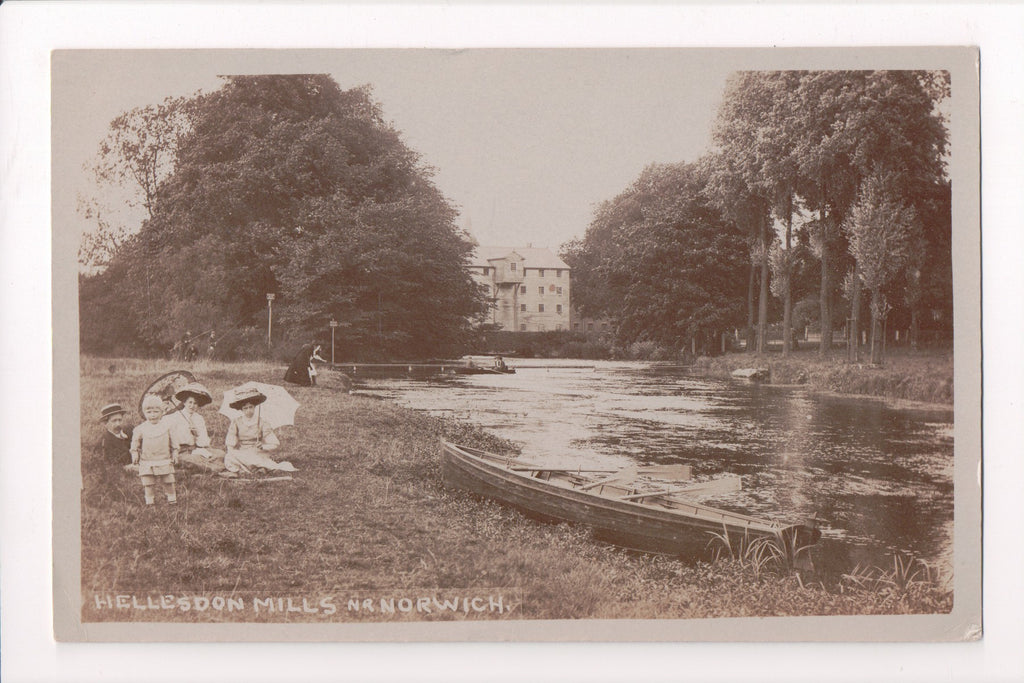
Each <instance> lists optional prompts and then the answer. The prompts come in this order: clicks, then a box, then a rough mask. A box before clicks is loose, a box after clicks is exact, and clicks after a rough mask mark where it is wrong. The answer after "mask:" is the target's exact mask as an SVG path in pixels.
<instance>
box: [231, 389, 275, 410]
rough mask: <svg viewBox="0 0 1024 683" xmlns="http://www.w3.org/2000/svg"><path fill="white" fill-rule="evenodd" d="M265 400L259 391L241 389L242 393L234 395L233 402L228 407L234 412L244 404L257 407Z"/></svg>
mask: <svg viewBox="0 0 1024 683" xmlns="http://www.w3.org/2000/svg"><path fill="white" fill-rule="evenodd" d="M266 400H267V397H266V396H265V395H263V394H262V393H261V392H260V390H259V389H243V390H242V391H239V392H236V393H235V400H234V401H232V402H231V403H229V404H228V405H229V406H231V407H232V408H234V409H235V410H241V409H242V406H244V405H245V404H246V403H251V404H252V405H254V406H258V405H259V404H261V403H263V402H264V401H266Z"/></svg>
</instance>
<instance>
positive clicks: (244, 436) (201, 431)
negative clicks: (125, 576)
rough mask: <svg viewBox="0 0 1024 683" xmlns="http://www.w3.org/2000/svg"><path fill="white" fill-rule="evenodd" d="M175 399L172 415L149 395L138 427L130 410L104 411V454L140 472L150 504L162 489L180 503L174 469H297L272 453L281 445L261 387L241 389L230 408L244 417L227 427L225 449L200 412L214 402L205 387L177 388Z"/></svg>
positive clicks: (112, 407)
mask: <svg viewBox="0 0 1024 683" xmlns="http://www.w3.org/2000/svg"><path fill="white" fill-rule="evenodd" d="M174 398H175V400H176V404H177V407H176V408H175V409H173V410H170V411H169V412H168V411H167V410H166V403H165V401H164V399H163V398H161V397H160V396H157V395H155V394H147V395H146V396H145V397H144V398H143V400H142V412H143V415H144V417H145V421H144V422H142V423H141V424H139V425H137V426H136V427H135V428H134V429H132V428H131V427H128V426H127V425H126V424H125V415H126V414H127V411H126V410H125V409H124V408H122V407H121V405H120V404H118V403H111V404H109V405H106V406H104V407H103V409H102V410H101V411H100V421H101V422H102V423H103V424H104V425H105V427H106V429H105V431H104V433H103V438H102V440H101V449H102V451H103V455H104V456H105V457H106V458H107V459H108V460H110V461H114V462H120V463H122V464H123V465H124V466H125V467H126V468H127V469H131V470H133V471H134V470H137V471H138V474H139V477H140V478H141V479H142V484H143V488H144V491H145V498H146V504H147V505H152V504H153V503H154V502H155V496H156V489H157V487H158V485H159V487H160V488H162V489H163V491H164V493H165V494H166V496H167V502H168V503H171V504H174V503H175V502H176V501H177V496H176V492H175V488H174V485H175V481H174V467H175V465H179V464H181V465H185V466H186V467H188V468H191V469H194V470H196V471H200V472H209V473H213V474H217V475H219V476H222V477H225V478H234V477H238V476H239V475H243V474H262V473H264V472H268V471H285V472H294V471H295V467H294V466H293V465H292V464H291V463H290V462H287V461H284V462H277V461H275V460H274V459H273V458H271V457H270V456H269V455H268V453H270V452H273V451H276V450H277V449H278V448H279V447H280V445H281V442H280V441H279V440H278V438H277V435H276V434H275V433H274V429H273V426H272V425H270V424H268V423H267V421H266V420H263V419H261V417H260V415H259V408H258V407H259V405H260V404H262V403H263V402H264V401H266V400H267V397H266V396H265V395H264V394H263V393H261V392H260V391H259V390H258V389H255V388H244V389H240V390H237V391H236V392H235V394H234V400H232V401H231V402H230V403H229V404H228V405H229V406H230V407H231V408H233V409H234V410H237V411H240V413H241V414H240V415H237V416H236V417H235V418H234V419H232V420H231V423H230V425H229V426H228V429H227V434H226V435H225V438H224V446H225V450H221V449H217V448H213V447H212V444H211V440H210V435H209V432H208V431H207V429H206V420H205V419H204V418H203V416H202V414H200V412H199V411H200V409H201V408H203V407H204V406H206V405H209V404H210V403H212V402H213V397H212V396H211V395H210V392H209V391H208V390H207V389H206V387H204V386H203V385H202V384H200V383H198V382H191V383H189V384H187V385H186V386H184V387H182V388H181V389H180V390H178V391H177V392H176V393H175V394H174Z"/></svg>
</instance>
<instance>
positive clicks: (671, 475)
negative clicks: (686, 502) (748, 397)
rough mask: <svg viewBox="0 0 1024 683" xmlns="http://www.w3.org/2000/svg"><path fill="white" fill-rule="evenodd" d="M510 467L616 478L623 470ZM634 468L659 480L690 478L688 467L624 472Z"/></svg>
mask: <svg viewBox="0 0 1024 683" xmlns="http://www.w3.org/2000/svg"><path fill="white" fill-rule="evenodd" d="M510 462H511V463H512V466H511V467H509V469H511V470H513V471H534V472H540V471H543V472H569V473H577V472H578V473H580V474H608V473H614V474H615V475H616V476H617V475H618V473H619V472H621V471H623V470H611V469H607V468H604V469H582V468H577V467H571V468H569V467H562V468H559V467H544V466H543V465H529V464H527V463H524V462H522V461H521V460H512V461H510ZM633 468H636V469H635V471H634V474H637V475H639V474H644V475H647V476H650V477H656V478H661V479H672V480H676V481H686V480H688V479H690V477H691V476H692V471H691V468H690V466H689V465H629V466H628V467H626V468H625V469H626V470H632V469H633Z"/></svg>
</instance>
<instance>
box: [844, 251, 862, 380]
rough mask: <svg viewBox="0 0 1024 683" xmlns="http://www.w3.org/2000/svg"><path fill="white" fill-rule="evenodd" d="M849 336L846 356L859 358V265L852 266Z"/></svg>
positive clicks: (851, 359) (853, 358)
mask: <svg viewBox="0 0 1024 683" xmlns="http://www.w3.org/2000/svg"><path fill="white" fill-rule="evenodd" d="M849 332H850V337H849V339H848V341H847V342H846V347H847V348H846V351H847V358H849V360H850V361H852V362H854V363H856V362H857V361H858V360H860V266H857V265H855V266H854V267H853V295H852V296H851V297H850V330H849Z"/></svg>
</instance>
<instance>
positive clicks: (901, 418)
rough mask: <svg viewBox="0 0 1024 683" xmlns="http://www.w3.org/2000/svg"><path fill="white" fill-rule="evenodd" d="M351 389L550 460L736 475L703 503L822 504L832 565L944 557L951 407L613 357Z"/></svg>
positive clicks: (806, 507)
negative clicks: (906, 555)
mask: <svg viewBox="0 0 1024 683" xmlns="http://www.w3.org/2000/svg"><path fill="white" fill-rule="evenodd" d="M536 364H537V362H535V361H531V365H536ZM358 389H359V391H362V392H370V393H375V394H378V395H382V396H384V397H387V398H390V399H393V400H396V401H398V402H399V403H402V404H404V405H407V406H410V407H412V408H415V409H418V410H425V411H428V412H432V413H435V414H446V415H451V416H454V417H456V418H459V419H463V420H467V421H469V422H473V423H475V424H477V425H480V426H482V427H484V428H485V429H488V430H489V431H492V432H494V433H496V434H498V435H499V436H503V437H505V438H508V439H511V440H513V441H516V442H519V443H521V444H522V447H523V453H524V456H526V457H528V458H529V459H530V460H532V461H535V462H542V463H545V464H549V465H551V466H559V467H577V466H579V467H583V468H588V467H618V466H623V465H626V464H629V463H631V462H634V461H636V462H640V463H646V464H650V463H665V464H667V463H685V464H690V465H692V466H693V468H694V471H695V473H697V474H703V475H710V474H716V473H720V472H735V473H738V474H742V475H743V490H742V491H740V492H738V493H733V494H728V495H726V496H720V497H717V498H715V499H713V500H711V501H710V502H711V503H712V504H714V505H717V506H720V507H723V508H727V509H732V510H736V511H739V512H746V513H750V514H755V515H759V516H765V517H772V518H776V519H781V520H789V521H802V520H804V519H806V518H808V517H810V516H811V515H813V514H817V516H818V518H819V519H820V520H823V531H824V534H825V540H824V541H823V548H824V550H825V552H824V553H823V554H825V555H827V556H828V558H829V559H828V560H827V564H830V565H831V564H834V565H835V566H837V567H840V568H845V569H848V568H849V567H850V566H852V565H853V564H854V563H856V562H870V563H873V564H878V565H888V564H889V563H890V562H891V558H890V557H889V554H890V553H891V551H892V550H895V549H898V550H901V551H905V552H911V553H914V554H915V555H916V556H917V557H921V558H923V559H927V560H929V561H935V560H947V561H948V558H949V557H950V556H951V549H952V548H951V537H952V536H951V535H952V520H953V477H952V473H953V436H952V419H953V414H952V410H951V409H942V408H940V409H934V408H929V409H925V408H915V407H906V406H899V407H896V406H893V405H891V404H889V403H887V402H884V401H880V400H875V399H864V398H849V397H838V396H829V395H824V394H817V393H813V392H809V391H806V390H805V389H802V388H799V387H773V386H764V385H758V384H747V383H742V382H733V381H719V380H710V379H705V378H698V377H693V376H689V375H686V374H685V371H684V370H682V369H677V368H664V367H659V366H655V367H651V366H648V365H645V364H640V363H613V362H598V363H595V364H594V367H593V368H589V369H580V368H565V367H559V364H558V363H557V362H550V366H549V367H533V368H519V369H518V371H517V373H516V374H515V375H474V376H460V377H454V378H447V379H443V380H435V381H423V380H413V379H404V378H397V379H375V380H366V381H365V382H360V383H359V385H358Z"/></svg>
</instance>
